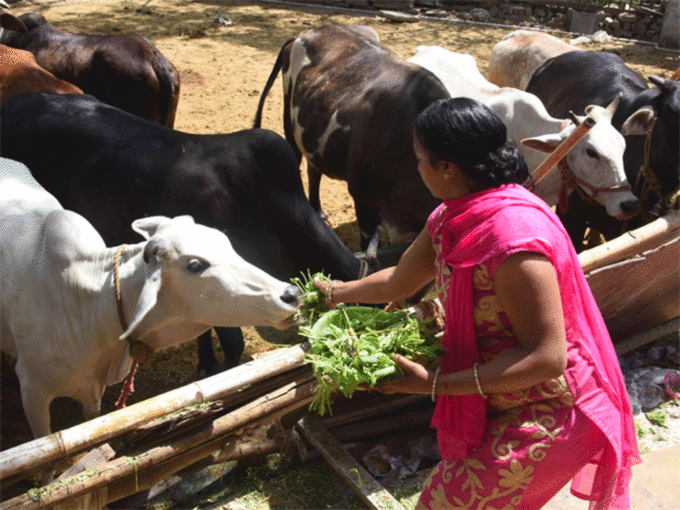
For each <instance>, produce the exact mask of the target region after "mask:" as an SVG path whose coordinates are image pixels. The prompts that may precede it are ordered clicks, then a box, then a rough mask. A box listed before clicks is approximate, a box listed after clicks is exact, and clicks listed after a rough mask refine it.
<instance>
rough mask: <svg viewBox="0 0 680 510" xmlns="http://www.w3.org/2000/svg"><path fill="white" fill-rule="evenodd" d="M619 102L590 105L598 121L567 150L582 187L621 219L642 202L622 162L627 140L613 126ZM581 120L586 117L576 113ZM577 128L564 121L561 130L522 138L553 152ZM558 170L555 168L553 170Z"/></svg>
mask: <svg viewBox="0 0 680 510" xmlns="http://www.w3.org/2000/svg"><path fill="white" fill-rule="evenodd" d="M617 106H618V100H614V102H612V104H610V105H609V106H608V107H607V108H603V107H601V106H596V105H590V106H588V107H587V108H586V114H588V115H590V116H591V117H592V118H593V119H594V120H595V121H596V124H595V126H593V128H592V129H591V130H590V131H589V132H588V134H586V136H584V137H583V139H581V141H580V142H579V143H578V144H577V145H576V146H575V147H574V148H573V149H572V150H571V151H570V152H569V154H567V157H566V160H567V165H568V166H569V169H570V170H571V172H572V173H573V174H574V175H575V176H576V177H577V178H578V179H580V180H581V181H583V182H584V183H585V184H583V185H581V186H580V187H581V189H582V190H583V191H584V192H585V193H586V194H587V195H590V196H591V197H593V198H594V199H595V200H596V201H597V202H598V203H599V204H601V205H603V206H605V207H606V209H607V214H608V215H610V216H613V217H615V218H618V219H620V220H623V219H626V218H630V217H632V216H634V215H636V214H637V213H638V212H639V211H640V202H639V200H638V199H637V197H636V196H635V195H633V192H632V191H631V189H630V186H629V183H628V180H627V179H626V173H625V171H624V166H623V153H624V151H625V150H626V142H625V140H624V138H623V135H622V134H621V133H620V132H619V131H617V130H616V129H614V127H613V126H612V123H611V120H612V116H613V114H614V111H615V110H616V107H617ZM576 120H577V121H578V122H582V121H583V118H580V117H577V119H576ZM574 129H576V125H575V124H573V123H565V125H564V127H563V128H562V130H561V131H560V132H559V133H553V134H548V135H543V136H538V137H535V138H527V139H524V140H522V144H524V145H526V146H527V147H529V148H531V149H535V150H539V151H542V152H547V153H549V152H552V151H554V150H555V148H556V147H557V146H558V145H559V144H560V143H561V142H562V141H563V140H565V139H566V138H567V137H568V136H569V135H570V134H571V133H572V132H573V131H574ZM554 171H555V170H554Z"/></svg>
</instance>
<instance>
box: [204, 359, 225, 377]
mask: <svg viewBox="0 0 680 510" xmlns="http://www.w3.org/2000/svg"><path fill="white" fill-rule="evenodd" d="M228 369H229V367H227V366H226V365H225V364H224V363H220V362H219V361H217V360H215V361H214V362H213V363H211V364H210V365H208V366H207V367H203V366H200V365H199V367H198V371H199V373H200V372H204V374H205V375H204V377H212V376H213V375H217V374H221V373H222V372H224V371H225V370H228Z"/></svg>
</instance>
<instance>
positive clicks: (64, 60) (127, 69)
mask: <svg viewBox="0 0 680 510" xmlns="http://www.w3.org/2000/svg"><path fill="white" fill-rule="evenodd" d="M11 18H13V19H11ZM0 23H1V24H2V28H3V30H2V34H1V35H0V43H2V44H6V45H7V46H11V47H13V48H19V49H23V50H28V51H30V52H31V53H33V55H34V56H35V59H36V60H37V62H38V64H39V65H40V66H41V67H43V68H45V69H47V70H48V71H49V72H51V73H52V74H54V75H55V76H56V77H57V78H60V79H62V80H65V81H67V82H69V83H73V84H74V85H77V86H78V87H80V88H81V89H82V90H83V91H84V92H85V93H86V94H91V95H93V96H95V97H96V98H98V99H100V100H101V101H104V102H105V103H107V104H110V105H113V106H117V107H118V108H122V109H123V110H125V111H126V112H130V113H134V114H135V115H139V116H140V117H143V118H145V119H148V120H151V121H153V122H158V123H159V124H163V125H165V126H168V127H172V126H173V125H174V123H175V114H176V113H177V103H178V101H179V73H178V72H177V69H176V68H175V66H174V65H173V64H172V62H170V61H169V60H168V59H167V58H165V57H164V56H163V54H161V52H160V51H158V49H157V48H156V47H155V46H154V45H153V44H152V43H151V42H150V41H149V40H148V39H146V38H145V37H142V36H141V35H135V34H72V33H69V32H63V31H62V30H59V29H57V28H55V27H54V26H52V25H50V24H49V23H48V22H47V20H46V19H45V18H44V16H43V15H42V14H38V13H35V12H30V13H26V14H22V15H21V16H19V17H18V18H14V17H13V16H12V15H10V14H8V13H4V14H3V15H2V18H0ZM17 25H18V26H17ZM21 25H23V26H24V28H25V30H17V28H18V27H20V26H21Z"/></svg>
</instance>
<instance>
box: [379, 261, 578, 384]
mask: <svg viewBox="0 0 680 510" xmlns="http://www.w3.org/2000/svg"><path fill="white" fill-rule="evenodd" d="M494 284H495V290H496V298H497V299H498V304H499V306H500V308H501V310H503V311H504V312H505V313H506V315H507V316H508V319H509V320H510V323H511V324H512V327H513V330H514V332H515V334H516V335H517V338H518V339H519V340H520V342H521V344H522V346H521V348H519V349H515V350H512V351H508V352H506V353H503V354H501V355H500V356H498V357H496V358H495V359H494V360H493V361H490V362H488V363H484V364H481V365H479V370H478V375H479V382H480V384H481V386H482V389H483V391H484V393H505V392H513V391H518V390H522V389H525V388H529V387H531V386H533V385H535V384H538V383H540V382H543V381H547V380H550V379H552V378H554V377H558V376H559V375H561V374H562V373H563V372H564V369H565V368H566V364H567V340H566V331H565V325H564V314H563V311H562V299H561V297H560V290H559V283H558V280H557V273H556V271H555V268H554V267H553V265H552V263H551V262H550V261H549V260H548V258H546V257H545V256H543V255H540V254H537V253H530V252H521V253H517V254H514V255H511V256H510V257H508V258H507V259H506V260H505V261H503V263H502V264H501V265H500V266H499V267H498V269H497V271H496V274H495V276H494ZM454 354H455V353H454ZM395 360H396V361H397V363H398V364H399V365H400V366H401V367H402V368H404V370H405V371H406V373H407V374H408V375H407V376H406V377H404V378H402V379H400V380H397V381H394V382H393V383H388V384H386V385H382V386H380V388H379V390H380V391H383V392H386V393H397V392H399V393H428V394H429V393H430V392H431V391H432V382H433V376H434V371H433V370H427V369H426V368H425V367H423V366H422V365H419V364H417V363H414V362H412V361H409V360H407V359H406V358H404V357H402V356H395ZM435 391H436V393H437V394H441V395H464V394H471V393H477V384H476V382H475V378H474V373H473V370H472V369H467V370H463V371H460V372H456V373H451V374H441V375H439V377H438V378H437V385H436V388H435Z"/></svg>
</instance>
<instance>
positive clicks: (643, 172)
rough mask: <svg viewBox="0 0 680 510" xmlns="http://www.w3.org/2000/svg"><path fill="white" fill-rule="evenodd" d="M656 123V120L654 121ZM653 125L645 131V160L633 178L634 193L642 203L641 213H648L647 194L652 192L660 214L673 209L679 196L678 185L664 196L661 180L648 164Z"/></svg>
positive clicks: (679, 188) (679, 189)
mask: <svg viewBox="0 0 680 510" xmlns="http://www.w3.org/2000/svg"><path fill="white" fill-rule="evenodd" d="M654 125H656V122H655V123H654ZM653 130H654V126H652V129H650V130H649V132H648V133H647V137H646V138H645V160H644V163H643V164H642V166H641V167H640V171H639V172H638V176H637V179H636V180H635V194H636V195H637V196H639V197H640V202H641V205H642V213H643V214H648V213H649V212H650V210H649V195H650V194H651V193H654V194H655V195H656V196H657V198H658V199H659V200H660V202H661V214H660V215H663V214H665V213H666V212H667V211H669V210H670V209H675V207H676V206H677V204H678V197H680V186H678V187H677V188H675V189H674V190H673V191H672V192H671V193H669V194H668V196H666V197H664V196H663V194H662V193H661V182H660V181H659V178H658V177H657V176H656V173H655V172H654V170H653V169H652V165H651V164H650V158H651V152H652V131H653Z"/></svg>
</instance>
